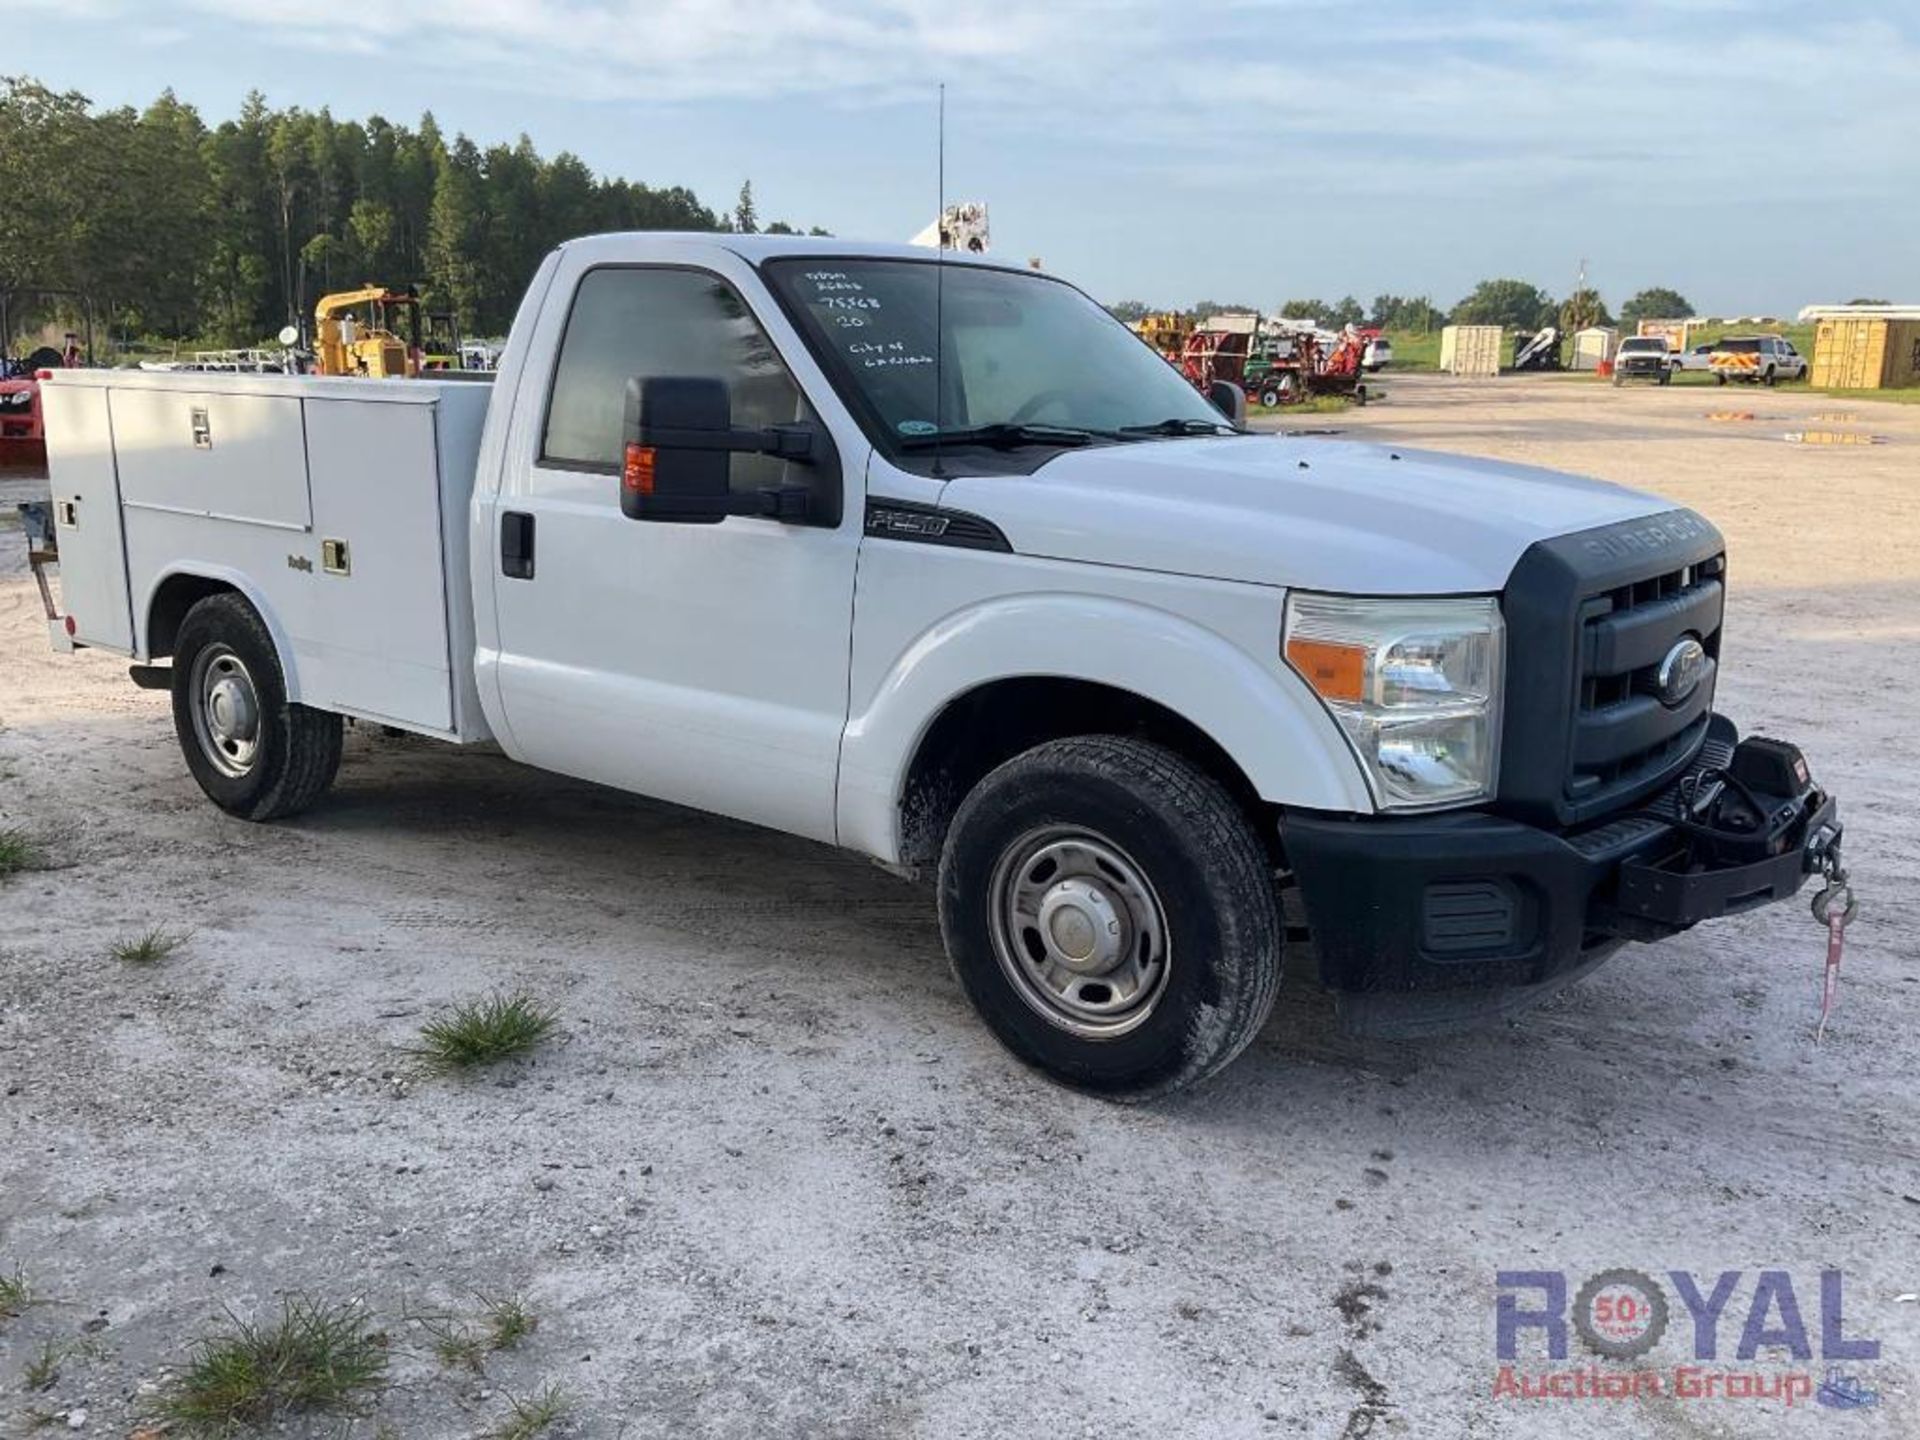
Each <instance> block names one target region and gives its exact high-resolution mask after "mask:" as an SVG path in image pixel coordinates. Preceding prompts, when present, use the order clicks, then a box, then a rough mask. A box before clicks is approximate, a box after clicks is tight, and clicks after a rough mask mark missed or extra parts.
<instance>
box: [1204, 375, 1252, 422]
mask: <svg viewBox="0 0 1920 1440" xmlns="http://www.w3.org/2000/svg"><path fill="white" fill-rule="evenodd" d="M1207 399H1209V400H1211V401H1212V402H1213V408H1214V409H1216V410H1218V411H1219V412H1220V413H1221V414H1222V415H1224V416H1226V417H1227V419H1229V420H1231V421H1232V422H1233V423H1234V424H1235V425H1245V424H1246V423H1247V392H1246V391H1244V390H1242V389H1241V388H1240V387H1239V386H1238V385H1236V384H1234V383H1233V381H1231V380H1216V381H1214V382H1213V384H1211V385H1209V386H1208V387H1207Z"/></svg>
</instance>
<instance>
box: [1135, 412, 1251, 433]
mask: <svg viewBox="0 0 1920 1440" xmlns="http://www.w3.org/2000/svg"><path fill="white" fill-rule="evenodd" d="M1222 431H1225V432H1226V433H1227V434H1229V435H1246V434H1249V433H1251V432H1249V431H1246V430H1243V429H1241V428H1240V427H1239V426H1237V425H1234V424H1232V423H1231V422H1230V421H1226V420H1196V419H1194V418H1192V417H1191V416H1176V417H1174V418H1173V419H1170V420H1156V421H1154V422H1153V424H1151V425H1122V426H1121V427H1120V433H1121V434H1122V435H1218V434H1220V433H1221V432H1222Z"/></svg>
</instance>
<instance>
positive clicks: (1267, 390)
mask: <svg viewBox="0 0 1920 1440" xmlns="http://www.w3.org/2000/svg"><path fill="white" fill-rule="evenodd" d="M1280 399H1281V396H1280V387H1279V386H1278V385H1263V386H1261V387H1260V403H1261V404H1262V405H1264V406H1266V407H1267V408H1268V409H1269V410H1271V409H1272V408H1273V407H1274V406H1276V405H1278V404H1279V403H1280Z"/></svg>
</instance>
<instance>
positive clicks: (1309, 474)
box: [940, 435, 1674, 595]
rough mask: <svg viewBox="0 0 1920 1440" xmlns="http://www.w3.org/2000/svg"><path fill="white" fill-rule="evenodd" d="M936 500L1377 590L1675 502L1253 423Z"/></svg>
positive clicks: (1098, 539) (1029, 541)
mask: <svg viewBox="0 0 1920 1440" xmlns="http://www.w3.org/2000/svg"><path fill="white" fill-rule="evenodd" d="M940 503H941V505H942V506H945V507H947V508H950V509H955V510H964V511H968V512H970V513H972V514H975V515H979V516H981V517H982V518H984V519H987V520H991V521H993V523H994V524H996V525H998V526H999V527H1000V529H1001V530H1002V531H1003V532H1004V533H1005V534H1006V536H1007V539H1008V540H1009V541H1010V542H1011V543H1012V546H1013V548H1014V550H1015V551H1017V552H1018V553H1020V554H1022V555H1036V556H1045V557H1049V558H1054V559H1061V560H1079V561H1085V562H1088V563H1090V564H1096V565H1124V566H1127V567H1129V568H1131V569H1136V570H1157V571H1162V572H1166V573H1172V574H1181V575H1193V576H1199V577H1205V578H1208V579H1215V580H1240V581H1247V582H1251V583H1253V584H1259V585H1280V586H1289V587H1298V588H1301V589H1311V590H1341V591H1351V592H1365V593H1370V594H1383V595H1435V594H1463V593H1474V592H1486V591H1492V590H1498V589H1500V588H1501V587H1502V586H1503V585H1505V584H1506V581H1507V576H1508V574H1509V573H1510V572H1511V571H1512V569H1513V566H1514V562H1515V561H1517V560H1518V559H1519V558H1520V555H1521V553H1522V552H1523V551H1525V550H1526V548H1527V547H1528V546H1529V545H1531V544H1533V543H1534V541H1536V540H1542V539H1546V538H1548V537H1551V536H1555V535H1564V534H1567V533H1569V532H1571V531H1575V530H1587V529H1591V528H1593V527H1594V526H1597V525H1606V524H1610V523H1612V522H1614V521H1619V520H1630V519H1633V518H1635V517H1637V516H1641V515H1653V514H1658V513H1660V512H1662V511H1667V510H1671V509H1673V508H1674V506H1673V503H1672V502H1671V501H1667V500H1661V499H1658V498H1656V497H1654V496H1651V495H1643V494H1640V493H1638V492H1636V491H1632V490H1627V489H1624V488H1622V487H1620V486H1617V485H1609V484H1607V483H1605V482H1603V481H1599V480H1589V479H1585V478H1582V477H1580V476H1575V475H1564V474H1561V473H1560V472H1558V471H1554V470H1542V469H1538V468H1536V467H1534V466H1530V465H1512V464H1508V463H1506V462H1504V461H1498V460H1478V459H1470V458H1466V457H1462V456H1458V455H1443V454H1439V453H1436V452H1433V451H1421V450H1408V449H1404V448H1401V447H1397V446H1385V445H1373V444H1360V443H1356V442H1354V441H1348V440H1324V439H1314V438H1307V437H1287V436H1274V435H1249V436H1232V437H1220V438H1213V439H1209V438H1200V439H1191V440H1161V441H1150V442H1145V443H1141V444H1129V445H1104V446H1099V447H1097V448H1091V449H1086V450H1069V451H1066V452H1064V453H1062V454H1061V455H1059V456H1058V457H1056V458H1055V459H1053V460H1050V461H1048V462H1047V463H1046V464H1045V465H1043V466H1041V467H1040V469H1038V470H1037V471H1035V472H1034V473H1033V474H1031V475H1021V476H1008V475H992V476H986V475H981V476H964V477H958V478H955V479H954V480H952V481H950V482H948V484H947V486H946V487H945V489H944V490H943V491H942V492H941V496H940Z"/></svg>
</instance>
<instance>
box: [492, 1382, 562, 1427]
mask: <svg viewBox="0 0 1920 1440" xmlns="http://www.w3.org/2000/svg"><path fill="white" fill-rule="evenodd" d="M572 1404H573V1402H572V1401H571V1400H569V1399H568V1398H567V1392H566V1391H564V1390H562V1389H561V1388H560V1387H559V1386H558V1385H548V1386H546V1387H544V1388H543V1389H540V1390H537V1391H535V1392H534V1393H533V1394H531V1395H527V1396H524V1397H516V1396H512V1395H509V1396H508V1397H507V1405H508V1407H509V1409H510V1410H511V1412H512V1413H510V1414H509V1415H508V1416H507V1418H506V1420H505V1422H504V1423H502V1425H501V1426H500V1428H499V1429H498V1430H495V1431H494V1432H493V1434H494V1440H533V1437H534V1436H536V1435H539V1434H541V1433H543V1432H544V1431H546V1430H548V1429H550V1428H551V1427H552V1426H553V1424H554V1422H556V1421H557V1420H559V1419H560V1418H561V1417H562V1416H563V1415H565V1414H566V1413H567V1411H568V1410H569V1409H570V1408H571V1407H572Z"/></svg>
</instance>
